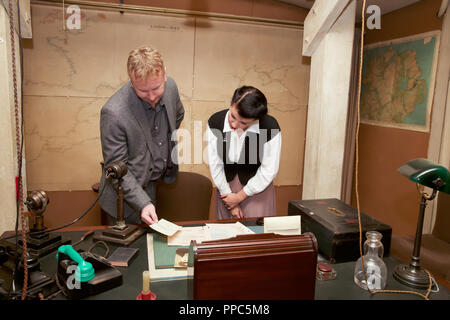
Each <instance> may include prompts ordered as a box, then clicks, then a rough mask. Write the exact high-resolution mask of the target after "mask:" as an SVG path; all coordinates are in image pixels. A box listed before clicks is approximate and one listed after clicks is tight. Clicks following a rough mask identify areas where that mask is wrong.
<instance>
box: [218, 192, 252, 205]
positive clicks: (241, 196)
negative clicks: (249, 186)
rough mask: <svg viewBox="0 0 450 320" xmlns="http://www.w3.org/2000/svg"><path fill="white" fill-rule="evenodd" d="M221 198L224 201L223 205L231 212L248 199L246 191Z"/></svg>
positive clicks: (228, 194)
mask: <svg viewBox="0 0 450 320" xmlns="http://www.w3.org/2000/svg"><path fill="white" fill-rule="evenodd" d="M220 198H221V199H222V201H223V204H224V205H225V207H226V208H227V209H228V210H230V209H232V208H234V207H236V206H237V205H239V204H240V203H241V202H242V201H244V200H245V199H246V198H247V195H246V194H245V192H244V190H243V189H242V190H241V191H239V192H238V193H227V194H223V195H221V196H220Z"/></svg>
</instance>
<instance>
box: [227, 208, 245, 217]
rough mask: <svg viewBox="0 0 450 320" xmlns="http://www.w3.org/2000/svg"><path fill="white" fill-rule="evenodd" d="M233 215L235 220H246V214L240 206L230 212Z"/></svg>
mask: <svg viewBox="0 0 450 320" xmlns="http://www.w3.org/2000/svg"><path fill="white" fill-rule="evenodd" d="M230 213H231V215H232V216H233V218H238V219H242V218H244V213H243V212H242V210H241V207H240V206H239V205H237V206H235V207H234V208H232V209H231V210H230Z"/></svg>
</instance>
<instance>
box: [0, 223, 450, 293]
mask: <svg viewBox="0 0 450 320" xmlns="http://www.w3.org/2000/svg"><path fill="white" fill-rule="evenodd" d="M235 221H236V220H227V222H235ZM205 222H206V221H190V222H185V223H178V222H177V224H180V225H198V224H203V223H205ZM208 222H211V221H208ZM241 222H242V223H244V224H247V225H255V223H256V219H248V220H245V221H241ZM101 228H104V227H92V228H89V227H84V228H82V229H84V230H83V231H81V230H79V229H80V228H77V231H73V230H72V231H63V232H61V234H63V235H64V236H65V237H68V238H70V239H72V242H76V241H78V240H79V239H80V237H81V236H82V235H83V234H84V233H85V232H86V231H88V230H89V229H101ZM4 236H5V234H4V235H2V237H4ZM92 243H93V242H92V236H91V237H89V238H88V239H86V240H85V241H83V242H82V243H81V244H79V245H78V246H76V249H77V250H79V249H82V250H87V249H88V248H89V247H90V246H91V245H92ZM116 247H117V246H115V245H113V244H111V245H110V252H112V251H113V250H114V249H115V248H116ZM130 247H133V248H139V249H140V250H139V254H138V256H137V257H136V259H135V260H133V262H132V264H131V265H130V266H129V267H128V268H119V270H120V271H121V272H122V275H123V284H122V285H121V286H120V287H116V288H113V289H111V290H109V291H106V292H103V293H100V294H98V295H96V296H91V297H88V298H87V299H95V300H135V299H136V296H137V295H138V294H139V293H140V291H141V289H142V272H143V271H144V270H148V259H147V245H146V237H145V236H142V237H140V238H139V239H137V240H136V241H135V242H134V243H132V244H131V245H130ZM93 252H94V253H97V254H100V255H103V254H104V249H103V248H102V247H101V246H99V247H98V248H96V249H94V251H93ZM55 255H56V252H55V253H52V254H49V255H47V256H45V257H43V258H41V259H40V263H41V270H42V271H43V272H46V273H47V274H49V275H54V274H55V272H56V268H57V264H56V258H55ZM384 261H385V263H386V265H387V268H388V280H387V287H386V289H390V290H413V289H411V288H409V287H407V286H404V285H402V284H400V283H399V282H397V281H396V280H395V279H394V278H393V276H392V272H393V270H394V268H395V266H396V265H397V264H399V263H400V261H399V260H398V259H397V258H395V257H392V256H390V257H385V258H384ZM332 266H333V268H334V269H335V270H336V272H337V277H336V279H335V280H327V281H320V280H316V289H315V299H316V300H386V299H389V300H391V299H392V300H394V299H395V300H422V299H421V298H420V297H419V296H416V295H412V294H384V293H382V294H375V295H371V294H370V293H368V292H367V291H365V290H363V289H361V288H359V287H358V286H357V285H356V284H355V283H354V282H353V272H354V267H355V261H352V262H346V263H338V264H333V265H332ZM187 281H188V280H174V281H161V282H152V283H151V290H152V291H153V292H154V293H155V294H156V295H157V299H158V300H186V299H191V298H192V295H191V293H190V292H188V285H187ZM416 291H418V292H420V293H423V294H425V293H426V290H416ZM54 299H56V300H64V299H66V298H65V297H64V296H63V295H58V296H57V297H55V298H54ZM231 299H233V297H230V300H231ZM430 299H431V300H450V290H448V289H447V288H445V287H444V286H440V291H439V292H438V293H431V294H430Z"/></svg>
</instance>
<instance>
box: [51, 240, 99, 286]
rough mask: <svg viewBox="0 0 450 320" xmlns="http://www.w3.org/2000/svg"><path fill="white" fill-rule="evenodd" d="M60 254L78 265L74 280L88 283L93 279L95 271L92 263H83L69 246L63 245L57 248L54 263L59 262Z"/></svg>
mask: <svg viewBox="0 0 450 320" xmlns="http://www.w3.org/2000/svg"><path fill="white" fill-rule="evenodd" d="M60 252H61V253H64V254H65V255H67V256H68V257H69V258H70V259H72V260H73V261H75V262H76V263H78V267H77V270H76V271H75V280H77V281H79V282H88V281H90V280H92V278H94V277H95V270H94V267H93V266H92V263H90V262H87V261H85V260H84V259H83V258H82V257H81V256H80V254H79V253H78V252H77V251H76V250H75V249H74V248H73V247H72V246H71V245H64V246H60V247H59V248H58V252H57V253H56V262H58V261H59V253H60Z"/></svg>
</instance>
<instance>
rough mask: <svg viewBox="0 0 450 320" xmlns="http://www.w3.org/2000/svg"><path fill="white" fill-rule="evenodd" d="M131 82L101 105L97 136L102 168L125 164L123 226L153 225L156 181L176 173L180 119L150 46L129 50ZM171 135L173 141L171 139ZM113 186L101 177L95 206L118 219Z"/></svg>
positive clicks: (175, 96)
mask: <svg viewBox="0 0 450 320" xmlns="http://www.w3.org/2000/svg"><path fill="white" fill-rule="evenodd" d="M127 69H128V75H129V77H130V81H129V82H127V83H126V84H125V85H124V86H123V87H122V88H120V89H119V90H118V91H117V92H116V93H114V95H113V96H112V97H111V98H110V99H109V100H108V101H107V102H106V104H105V105H104V106H103V108H102V110H101V115H100V137H101V144H102V152H103V160H104V167H105V168H106V167H108V165H110V164H111V163H114V162H116V161H119V160H120V161H123V162H125V163H126V165H127V168H128V172H127V174H126V175H125V176H124V177H123V183H122V187H123V192H124V200H125V204H124V216H125V222H126V223H128V224H139V223H141V222H144V223H146V224H153V223H156V222H157V221H158V216H157V213H156V209H155V206H154V204H155V196H156V180H157V179H159V178H161V179H163V180H164V181H165V182H166V183H173V182H174V181H175V180H176V178H177V174H178V166H177V161H176V159H174V158H173V157H176V155H177V152H176V137H175V134H174V131H175V130H176V129H178V128H179V126H180V124H181V121H182V120H183V118H184V108H183V104H182V103H181V100H180V96H179V93H178V88H177V85H176V83H175V81H174V80H173V79H171V78H169V77H167V76H166V72H165V68H164V63H163V60H162V57H161V55H160V53H159V52H158V51H157V50H155V49H153V48H150V47H142V48H139V49H135V50H133V51H131V52H130V55H129V57H128V61H127ZM172 137H173V139H172ZM116 187H117V182H116V181H115V182H110V181H109V180H106V179H105V172H103V173H102V178H101V182H100V191H101V190H102V188H105V189H104V190H103V192H102V194H101V197H100V199H99V201H100V205H101V207H102V208H103V210H104V211H106V212H107V213H108V214H109V215H110V216H111V217H116V216H117V204H116V199H117V193H116V191H115V190H116V189H117V188H116Z"/></svg>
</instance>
